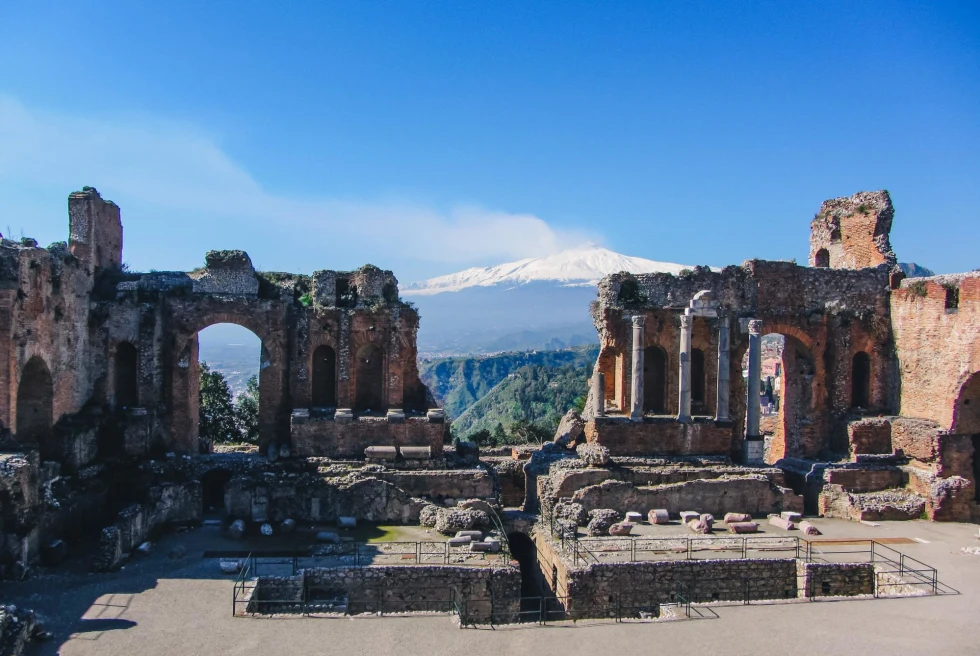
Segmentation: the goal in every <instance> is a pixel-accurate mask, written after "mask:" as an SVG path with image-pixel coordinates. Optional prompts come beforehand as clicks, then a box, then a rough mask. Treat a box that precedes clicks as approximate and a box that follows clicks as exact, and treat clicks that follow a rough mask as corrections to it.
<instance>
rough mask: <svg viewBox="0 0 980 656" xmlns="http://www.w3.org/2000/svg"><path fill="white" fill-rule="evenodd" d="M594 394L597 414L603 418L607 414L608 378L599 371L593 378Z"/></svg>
mask: <svg viewBox="0 0 980 656" xmlns="http://www.w3.org/2000/svg"><path fill="white" fill-rule="evenodd" d="M592 394H593V395H594V396H595V414H596V416H597V417H602V416H603V415H605V414H606V376H605V374H603V373H602V372H601V371H599V370H598V369H596V372H595V375H593V376H592Z"/></svg>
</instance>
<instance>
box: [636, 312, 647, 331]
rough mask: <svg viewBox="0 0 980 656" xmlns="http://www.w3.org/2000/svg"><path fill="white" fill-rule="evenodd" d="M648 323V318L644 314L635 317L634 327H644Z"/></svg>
mask: <svg viewBox="0 0 980 656" xmlns="http://www.w3.org/2000/svg"><path fill="white" fill-rule="evenodd" d="M646 322H647V318H646V317H645V316H643V315H642V314H635V315H633V327H634V328H635V327H637V326H642V325H643V324H645V323H646Z"/></svg>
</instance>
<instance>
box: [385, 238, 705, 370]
mask: <svg viewBox="0 0 980 656" xmlns="http://www.w3.org/2000/svg"><path fill="white" fill-rule="evenodd" d="M685 268H694V267H693V266H685V265H683V264H673V263H669V262H657V261H655V260H647V259H644V258H641V257H630V256H627V255H621V254H619V253H615V252H613V251H611V250H609V249H606V248H601V247H599V246H594V245H591V244H588V245H585V246H582V247H579V248H573V249H569V250H565V251H562V252H560V253H556V254H554V255H548V256H546V257H534V258H529V259H526V260H519V261H517V262H508V263H506V264H498V265H496V266H490V267H477V268H472V269H466V270H464V271H460V272H458V273H452V274H449V275H446V276H439V277H438V278H431V279H429V280H425V281H422V282H418V283H414V284H412V285H408V286H406V287H403V288H402V290H401V294H402V296H404V297H406V298H407V299H408V300H411V301H413V302H414V303H415V304H416V305H417V306H418V309H419V312H420V313H421V316H422V323H421V327H420V330H419V337H418V340H419V341H418V343H419V353H420V354H421V355H423V357H425V356H432V355H448V354H471V353H493V352H498V351H513V350H528V349H556V348H564V347H567V346H576V345H579V344H591V343H594V342H595V341H596V340H597V336H596V332H595V327H594V326H593V325H592V318H591V316H590V315H589V303H590V302H591V301H593V300H595V297H596V290H595V286H596V284H597V283H598V282H599V279H601V278H602V277H603V276H606V275H609V274H610V273H619V272H621V271H628V272H630V273H655V272H665V273H674V274H676V273H680V271H681V270H683V269H685ZM450 292H451V293H450Z"/></svg>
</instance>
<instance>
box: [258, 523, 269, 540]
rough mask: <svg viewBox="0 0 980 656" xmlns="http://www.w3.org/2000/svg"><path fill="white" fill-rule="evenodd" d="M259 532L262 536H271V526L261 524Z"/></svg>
mask: <svg viewBox="0 0 980 656" xmlns="http://www.w3.org/2000/svg"><path fill="white" fill-rule="evenodd" d="M259 530H260V531H261V532H262V535H264V536H266V537H269V536H270V535H272V524H263V525H262V527H261V528H260V529H259Z"/></svg>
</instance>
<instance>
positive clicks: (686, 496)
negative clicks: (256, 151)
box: [572, 474, 803, 517]
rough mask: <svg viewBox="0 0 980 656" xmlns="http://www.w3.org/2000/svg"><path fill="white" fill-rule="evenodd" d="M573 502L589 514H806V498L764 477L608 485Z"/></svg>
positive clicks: (575, 496)
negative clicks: (600, 511)
mask: <svg viewBox="0 0 980 656" xmlns="http://www.w3.org/2000/svg"><path fill="white" fill-rule="evenodd" d="M572 500H573V501H575V502H577V503H581V504H582V506H583V507H584V508H585V510H586V511H591V510H596V509H599V508H612V509H613V510H616V511H619V512H620V513H626V512H629V511H635V512H639V513H642V514H644V515H645V514H646V513H647V512H648V511H649V510H651V509H653V508H666V509H667V510H668V511H669V512H671V513H673V514H677V513H679V512H680V511H682V510H695V511H697V512H704V513H711V514H713V515H715V516H716V517H721V516H723V515H724V514H725V513H729V512H739V513H750V514H752V515H766V514H768V513H778V512H782V511H784V510H792V511H795V512H802V510H803V497H801V496H799V495H797V494H795V493H794V492H793V491H792V490H790V489H788V488H783V487H778V486H776V485H773V484H772V482H771V481H770V480H769V479H768V478H767V477H766V476H764V475H762V474H755V475H747V476H732V477H728V476H725V477H721V478H713V479H706V480H695V481H687V482H684V483H671V484H668V485H653V486H642V487H637V486H634V485H632V484H630V483H625V482H622V481H605V482H604V483H601V484H600V485H592V486H589V487H586V488H583V489H581V490H579V491H577V492H575V494H573V495H572Z"/></svg>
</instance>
